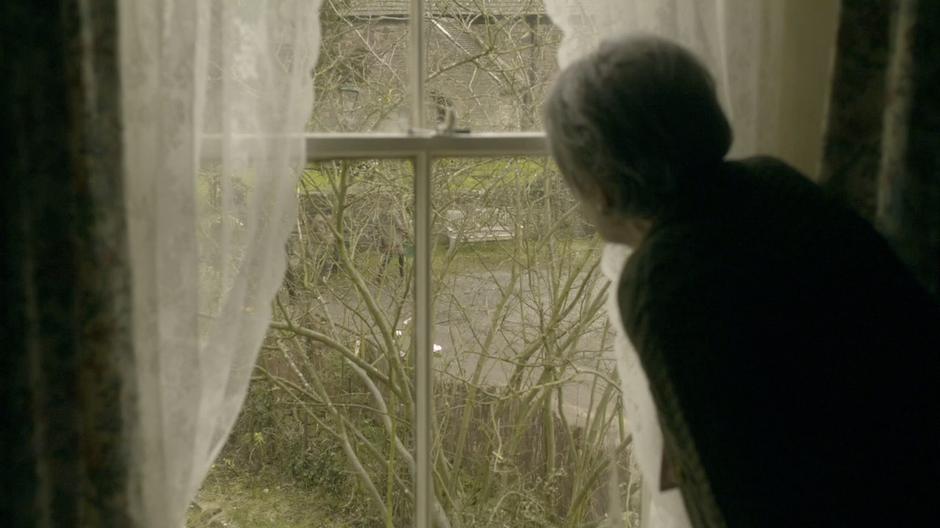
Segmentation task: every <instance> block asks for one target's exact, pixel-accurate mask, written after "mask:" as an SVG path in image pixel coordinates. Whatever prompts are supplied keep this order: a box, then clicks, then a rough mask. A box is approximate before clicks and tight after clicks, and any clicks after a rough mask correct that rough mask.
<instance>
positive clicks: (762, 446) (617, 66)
mask: <svg viewBox="0 0 940 528" xmlns="http://www.w3.org/2000/svg"><path fill="white" fill-rule="evenodd" d="M545 117H546V126H547V130H548V135H549V138H550V143H551V148H552V152H553V155H554V157H555V159H556V161H557V163H558V166H559V168H560V170H561V172H562V174H563V176H564V178H565V181H566V182H567V183H568V185H569V186H570V188H571V189H572V191H573V192H574V194H575V195H576V196H577V198H578V199H579V201H580V202H581V203H582V205H583V209H584V214H585V215H586V216H587V217H588V218H589V219H590V220H591V221H592V222H593V223H594V224H595V225H596V227H597V230H598V232H599V233H600V235H601V236H602V237H603V238H604V239H606V240H607V241H609V242H612V243H619V244H625V245H628V246H630V247H632V248H633V252H632V254H631V255H630V256H629V258H628V259H627V260H626V264H625V266H623V269H622V270H619V271H620V273H619V275H620V277H619V283H618V285H617V289H616V293H615V294H616V297H615V302H614V307H613V308H614V312H615V313H614V314H612V317H614V318H615V319H616V321H615V322H616V323H618V325H620V324H622V328H623V329H624V330H625V332H626V335H627V336H628V337H629V339H630V342H632V345H633V347H634V348H635V352H633V351H632V350H631V349H629V348H627V349H625V350H624V351H623V352H622V353H623V354H624V357H623V358H621V359H622V361H621V366H622V370H623V372H621V376H622V378H623V381H624V385H625V387H624V388H625V398H627V400H628V401H627V402H625V403H626V405H625V407H626V409H627V413H628V418H630V420H631V423H632V424H633V425H634V426H639V429H640V430H636V429H634V436H635V440H636V448H637V450H638V455H639V457H640V459H641V460H640V461H641V468H642V469H643V471H644V473H645V477H646V479H647V482H648V483H649V484H650V489H651V490H652V493H653V495H654V506H656V505H657V504H658V505H659V506H660V507H661V508H662V509H665V510H669V511H668V512H667V513H670V514H671V515H672V520H673V521H677V522H678V524H679V525H681V524H682V523H683V522H690V521H691V524H692V525H693V526H697V527H702V526H733V527H738V526H748V527H750V526H760V527H767V526H787V527H793V526H826V527H831V526H922V525H928V522H929V524H930V525H933V524H934V522H935V521H936V520H935V519H931V518H929V517H928V515H927V514H928V511H927V510H928V509H931V508H930V506H931V505H933V504H935V503H936V500H937V499H936V496H935V494H936V492H937V491H938V490H940V470H938V467H940V464H938V451H940V438H938V434H937V432H936V431H935V430H936V429H937V428H938V424H937V420H938V418H940V413H938V407H937V404H938V391H937V386H938V385H940V383H938V379H937V377H938V373H940V370H938V368H937V367H938V361H937V358H938V353H940V336H938V329H940V310H938V307H937V304H936V303H935V302H934V300H933V299H931V298H930V296H929V295H928V294H927V293H925V291H924V290H923V289H922V288H921V287H920V286H919V285H918V284H917V283H916V281H915V280H914V279H913V278H912V276H911V275H910V274H909V273H908V271H907V270H906V268H905V267H904V266H903V264H902V263H901V262H900V261H899V260H898V259H897V258H896V257H895V255H894V253H893V252H892V251H891V249H890V248H889V246H888V244H887V243H886V242H885V240H884V239H882V238H881V237H880V236H879V235H878V234H877V233H876V232H875V231H874V230H873V229H872V228H871V227H870V225H869V224H868V223H866V222H865V221H864V220H862V219H861V218H859V217H857V216H856V215H855V214H853V213H852V212H851V211H850V210H848V209H847V208H845V207H843V206H842V205H841V204H840V203H837V202H836V201H835V200H834V199H832V198H830V197H829V196H828V195H827V194H826V193H825V192H824V191H823V190H822V189H820V188H819V187H818V186H817V185H815V184H814V183H813V182H811V181H810V180H809V179H807V178H805V177H804V176H803V175H801V174H799V173H798V172H797V171H796V170H794V169H793V168H791V167H789V166H787V165H786V164H785V163H783V162H781V161H778V160H775V159H772V158H766V157H764V158H751V159H744V160H737V161H732V160H727V159H725V156H726V154H727V152H728V149H729V147H730V145H731V140H732V134H731V129H730V126H729V124H728V121H727V119H726V118H725V116H724V114H723V112H722V110H721V107H720V105H719V103H718V100H717V97H716V94H715V89H714V83H713V81H712V79H711V77H710V76H709V74H708V72H707V71H706V70H705V69H704V67H703V66H702V65H701V64H700V63H699V62H698V61H697V60H696V59H695V57H693V56H692V55H691V54H690V53H689V52H688V51H686V50H684V49H682V48H681V47H679V46H677V45H675V44H672V43H669V42H667V41H663V40H659V39H655V38H650V37H641V38H626V39H621V40H615V41H609V42H606V43H604V44H603V45H601V47H600V49H599V50H598V51H596V52H595V53H593V54H591V55H589V56H587V57H585V58H583V59H581V60H580V61H578V62H576V63H574V64H572V65H571V66H570V67H569V68H567V69H566V70H565V71H564V72H563V73H562V74H561V76H560V78H559V79H558V81H557V83H556V85H555V87H554V89H553V91H552V93H551V96H550V97H549V99H548V101H547V103H546V114H545ZM616 312H619V314H618V313H616ZM631 354H635V356H631ZM635 358H638V360H639V363H638V365H637V367H639V366H640V365H641V366H642V370H641V369H639V368H636V369H634V370H632V371H631V370H630V366H631V362H632V361H633V360H634V359H635ZM647 387H648V388H647ZM647 403H648V405H647ZM646 407H649V409H655V410H650V411H649V412H646V413H644V408H646ZM631 409H632V411H631ZM651 452H653V453H655V454H657V455H658V456H659V457H661V458H660V460H656V461H655V462H656V463H655V464H654V463H650V461H649V454H650V453H651ZM644 458H645V459H646V461H645V462H644V460H643V459H644ZM673 486H677V487H678V489H677V490H674V491H673V493H675V494H676V495H675V496H674V497H672V498H670V496H669V495H668V493H667V492H666V491H665V490H668V489H669V488H670V487H673ZM679 493H681V502H679V507H678V508H675V507H674V506H675V505H672V506H670V504H669V503H670V501H671V500H674V499H675V500H677V501H678V500H679V499H678V498H679V497H680V495H678V494H679ZM683 503H684V506H685V508H684V510H685V511H683V509H682V507H681V506H682V504H683ZM686 515H688V518H687V519H685V516H686ZM667 517H668V516H667ZM654 522H655V521H654Z"/></svg>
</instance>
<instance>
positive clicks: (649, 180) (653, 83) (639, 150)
mask: <svg viewBox="0 0 940 528" xmlns="http://www.w3.org/2000/svg"><path fill="white" fill-rule="evenodd" d="M545 122H546V129H547V132H548V136H549V142H550V146H551V150H552V154H553V155H554V157H555V160H556V162H557V163H558V166H559V168H560V169H561V172H562V174H563V175H564V177H565V180H566V181H567V182H568V184H569V185H570V186H571V187H572V188H573V190H574V192H575V194H576V195H577V196H578V198H579V199H580V200H581V201H582V202H583V203H584V204H585V206H586V209H587V210H588V214H589V216H593V217H594V218H592V219H593V220H595V221H598V220H599V218H598V216H603V215H612V216H616V217H620V218H623V217H627V218H631V219H646V220H655V218H656V217H657V216H659V215H661V214H662V213H663V212H665V211H666V210H668V209H669V207H670V206H671V205H672V204H673V203H674V202H675V200H676V199H677V198H678V197H679V193H681V192H682V190H683V188H684V187H685V182H686V181H688V180H689V179H690V178H695V177H700V176H703V175H704V174H706V173H707V171H702V170H701V169H705V168H710V167H713V166H715V165H717V164H718V163H719V162H720V161H721V160H722V159H723V158H724V156H725V154H727V152H728V148H729V147H730V146H731V128H730V126H729V125H728V121H727V119H726V118H725V116H724V113H723V112H722V110H721V106H720V105H719V103H718V98H717V95H716V93H715V88H714V82H713V80H712V78H711V76H710V75H709V73H708V71H707V70H706V69H705V67H704V66H703V65H702V64H701V63H700V62H699V61H698V60H697V59H696V58H695V57H694V56H693V55H692V54H691V53H690V52H688V51H687V50H685V49H684V48H682V47H680V46H679V45H677V44H674V43H672V42H669V41H667V40H663V39H660V38H655V37H645V36H644V37H628V38H620V39H615V40H608V41H605V42H604V43H602V44H601V46H600V48H599V49H598V50H597V51H595V52H594V53H591V54H590V55H587V56H586V57H583V58H581V59H580V60H578V61H576V62H575V63H573V64H571V65H570V66H568V67H567V68H566V69H565V70H564V71H563V72H562V73H561V75H560V76H559V78H558V80H557V81H556V83H555V86H554V88H553V90H552V92H551V94H550V96H549V98H548V101H547V102H546V105H545ZM592 208H593V209H594V211H593V214H592V211H591V210H590V209H592ZM601 223H602V222H601ZM598 229H599V230H600V231H601V234H602V235H603V236H604V237H605V238H608V239H612V238H611V236H608V235H612V233H609V231H610V229H609V228H608V229H606V231H608V233H605V228H604V226H602V225H598Z"/></svg>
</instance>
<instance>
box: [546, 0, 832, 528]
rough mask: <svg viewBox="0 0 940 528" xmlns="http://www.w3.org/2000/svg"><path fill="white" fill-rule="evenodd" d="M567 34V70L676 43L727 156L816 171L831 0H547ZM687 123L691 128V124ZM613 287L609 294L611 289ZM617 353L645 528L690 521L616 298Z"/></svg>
mask: <svg viewBox="0 0 940 528" xmlns="http://www.w3.org/2000/svg"><path fill="white" fill-rule="evenodd" d="M545 4H546V8H547V11H548V13H549V15H550V16H551V18H552V20H553V21H554V22H555V24H557V25H558V26H559V27H560V28H561V29H562V31H563V32H564V40H563V42H562V46H561V49H560V51H559V56H558V60H559V63H560V66H561V67H564V66H565V65H567V64H568V63H570V62H571V61H573V60H575V59H577V58H578V57H580V56H582V55H584V54H586V53H589V52H590V51H592V50H593V49H594V48H595V47H596V46H597V44H598V43H599V42H601V41H602V40H603V39H604V38H605V37H608V36H614V35H622V34H627V33H632V32H643V33H647V34H655V35H659V36H662V37H667V38H670V39H672V40H675V41H677V42H679V43H681V44H683V45H685V46H686V47H687V48H689V49H691V50H692V51H693V52H695V53H696V54H697V55H698V56H699V58H700V59H701V60H702V61H703V62H704V63H705V64H706V65H707V66H708V68H709V69H710V70H711V72H712V74H713V76H714V78H715V81H716V84H717V88H718V91H719V97H720V100H721V101H722V104H723V106H724V108H725V111H726V113H727V114H728V117H729V119H730V121H731V124H732V127H733V129H734V136H735V141H734V146H733V147H732V152H731V156H732V157H738V156H747V155H753V154H770V155H775V156H778V157H781V158H783V159H784V160H786V161H788V162H790V163H791V164H793V165H795V166H796V167H797V168H799V169H801V170H803V171H804V172H805V173H807V174H808V175H811V176H812V175H813V174H814V173H815V171H816V168H817V163H818V159H819V157H820V153H821V143H822V130H823V114H824V110H825V101H826V97H827V94H828V91H827V88H828V72H829V62H830V55H831V53H832V46H833V44H834V39H835V29H836V18H837V12H838V2H837V1H836V0H825V1H818V0H787V1H783V0H545ZM690 126H695V125H694V124H693V123H690ZM628 256H629V249H628V248H626V247H625V246H617V245H609V246H608V247H607V248H606V250H605V253H604V258H603V261H602V266H601V267H602V269H603V270H604V273H605V275H607V277H608V278H610V279H611V280H612V281H614V283H616V282H617V280H618V278H619V275H620V271H621V270H622V268H623V263H624V262H625V260H626V259H627V258H628ZM612 291H614V290H612ZM608 311H609V315H610V318H611V322H612V324H613V326H614V328H615V329H616V330H617V331H618V337H617V341H616V344H615V349H616V350H615V351H616V355H617V360H618V371H619V375H620V379H621V385H622V389H623V395H624V412H625V414H626V418H627V422H628V425H629V427H630V429H631V432H632V434H633V437H634V444H633V445H634V455H635V457H636V459H637V462H638V465H639V466H640V470H641V472H642V473H643V476H644V480H645V482H646V487H647V492H648V497H649V498H648V500H647V501H646V502H645V504H644V517H645V518H644V526H649V527H652V528H670V527H683V526H688V525H689V521H688V517H687V515H686V512H685V508H684V505H683V503H682V498H681V495H680V493H679V491H678V490H670V491H666V492H660V491H658V489H659V485H658V484H659V472H660V464H661V459H662V433H661V431H660V428H659V423H658V419H657V416H656V409H655V406H654V404H653V400H652V395H651V394H650V392H649V388H648V381H647V379H646V376H645V374H644V373H643V370H642V368H641V366H640V363H639V358H638V357H637V355H636V352H635V351H634V350H633V348H632V346H631V345H630V343H629V340H628V339H627V338H626V336H625V335H624V332H623V327H622V323H621V320H620V315H619V310H618V309H617V304H616V300H615V299H611V302H609V303H608Z"/></svg>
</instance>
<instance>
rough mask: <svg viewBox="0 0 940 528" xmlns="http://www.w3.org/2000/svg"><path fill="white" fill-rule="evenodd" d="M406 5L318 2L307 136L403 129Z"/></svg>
mask: <svg viewBox="0 0 940 528" xmlns="http://www.w3.org/2000/svg"><path fill="white" fill-rule="evenodd" d="M408 18H409V16H408V1H407V0H391V1H386V0H330V1H328V2H323V7H322V8H321V15H320V24H321V30H322V35H323V38H322V41H321V44H320V59H319V62H318V63H317V68H316V75H315V77H314V89H315V91H316V103H315V104H314V109H313V114H312V116H311V120H310V125H309V127H308V129H309V130H310V131H312V132H396V131H403V130H407V129H408V112H409V108H410V106H409V101H410V98H409V96H408V92H407V87H408V55H407V54H408V51H409V50H408V39H409V37H408V35H409V31H408Z"/></svg>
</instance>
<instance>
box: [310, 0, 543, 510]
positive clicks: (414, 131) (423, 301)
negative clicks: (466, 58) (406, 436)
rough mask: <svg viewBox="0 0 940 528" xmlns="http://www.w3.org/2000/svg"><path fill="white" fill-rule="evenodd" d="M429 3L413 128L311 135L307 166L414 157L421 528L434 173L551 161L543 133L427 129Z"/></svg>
mask: <svg viewBox="0 0 940 528" xmlns="http://www.w3.org/2000/svg"><path fill="white" fill-rule="evenodd" d="M426 14H427V10H426V1H425V0H411V5H410V13H409V32H410V39H409V47H408V56H409V59H410V60H409V68H408V70H409V71H408V91H409V96H410V97H409V102H410V104H411V112H410V115H409V130H408V131H406V132H401V133H352V134H350V133H317V134H307V135H306V144H307V162H308V163H312V162H317V161H327V160H336V159H366V158H368V159H407V160H410V161H411V163H412V167H413V178H414V199H415V218H414V225H415V263H414V273H415V288H414V303H415V313H414V321H415V327H414V328H415V356H414V357H415V414H416V416H415V421H414V429H415V466H416V468H415V469H416V475H415V524H414V527H415V528H432V524H433V523H432V518H433V517H432V512H431V505H432V504H433V500H432V498H433V497H434V478H433V473H432V465H433V463H432V460H431V450H432V446H433V438H432V433H431V432H432V430H433V429H434V427H433V422H432V420H433V418H434V415H433V405H432V402H433V394H432V391H433V386H434V384H433V378H432V376H433V364H432V363H433V354H432V348H431V347H432V345H433V341H432V333H433V330H432V328H433V326H432V325H433V321H432V317H433V311H432V305H431V304H432V296H431V293H432V292H431V241H432V240H431V211H432V208H431V205H432V204H431V171H432V163H433V162H434V160H436V159H440V158H445V157H448V158H471V157H501V156H545V155H547V154H548V148H547V143H546V141H545V134H544V133H543V132H520V133H512V132H510V133H481V132H469V133H446V132H438V131H436V130H428V129H425V128H423V126H424V124H425V100H424V94H425V31H426V24H425V18H426Z"/></svg>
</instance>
